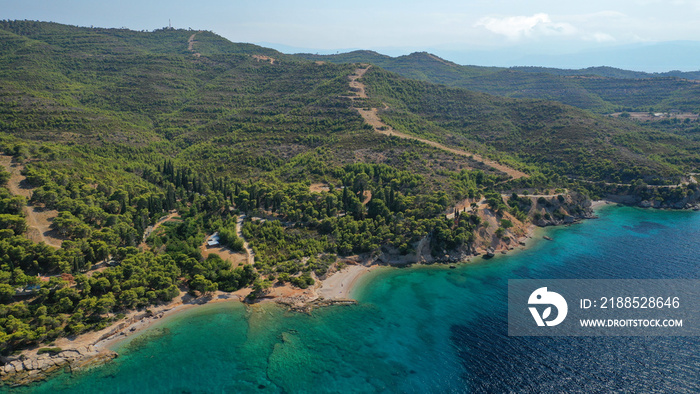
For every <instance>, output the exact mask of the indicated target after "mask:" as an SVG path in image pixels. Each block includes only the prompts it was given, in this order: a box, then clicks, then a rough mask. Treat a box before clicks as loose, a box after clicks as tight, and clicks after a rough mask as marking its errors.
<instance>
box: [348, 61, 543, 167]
mask: <svg viewBox="0 0 700 394" xmlns="http://www.w3.org/2000/svg"><path fill="white" fill-rule="evenodd" d="M370 67H371V66H365V67H364V68H358V69H356V70H355V73H354V74H352V75H350V90H351V91H353V92H355V94H356V96H354V97H352V96H351V98H353V99H354V98H367V92H366V88H365V85H364V84H363V83H362V82H360V81H359V79H360V78H362V76H363V75H365V73H366V72H367V70H369V69H370ZM387 108H388V107H387V106H386V104H385V107H384V109H387ZM356 109H357V112H359V113H360V116H362V118H363V119H364V120H365V122H367V124H369V125H370V126H372V127H374V131H376V132H377V133H380V134H384V135H389V136H395V137H399V138H404V139H411V140H416V141H420V142H422V143H424V144H428V145H430V146H433V147H435V148H438V149H441V150H444V151H447V152H450V153H453V154H455V155H459V156H464V157H470V158H471V159H472V160H475V161H479V162H482V163H484V164H486V165H487V166H489V167H492V168H495V169H496V170H498V171H501V172H504V173H506V174H508V175H509V176H510V177H512V178H513V179H518V178H527V177H529V175H527V174H526V173H524V172H522V171H518V170H516V169H514V168H511V167H508V166H506V165H503V164H501V163H498V162H496V161H493V160H490V159H487V158H484V157H482V156H479V155H477V154H474V153H471V152H467V151H465V150H461V149H456V148H451V147H449V146H446V145H443V144H441V143H439V142H435V141H431V140H427V139H425V138H420V137H416V136H413V135H409V134H405V133H401V132H398V131H396V130H394V129H393V128H392V127H391V126H389V125H387V124H386V123H384V122H383V121H382V120H381V118H380V117H379V113H378V109H377V108H370V109H365V108H356Z"/></svg>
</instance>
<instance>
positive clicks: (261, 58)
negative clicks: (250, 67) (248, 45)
mask: <svg viewBox="0 0 700 394" xmlns="http://www.w3.org/2000/svg"><path fill="white" fill-rule="evenodd" d="M253 59H255V60H257V61H263V62H270V64H275V59H274V58H271V57H269V56H265V55H253Z"/></svg>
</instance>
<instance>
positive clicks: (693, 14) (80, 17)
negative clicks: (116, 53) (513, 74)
mask: <svg viewBox="0 0 700 394" xmlns="http://www.w3.org/2000/svg"><path fill="white" fill-rule="evenodd" d="M0 18H2V19H32V20H44V21H55V22H60V23H67V24H74V25H80V26H91V25H94V26H99V27H127V28H131V29H135V30H153V29H156V28H159V27H163V26H167V24H168V20H169V19H170V20H172V24H173V26H174V27H181V28H193V29H205V30H212V31H214V32H216V33H218V34H221V35H222V36H224V37H226V38H228V39H230V40H232V41H236V42H252V43H257V44H265V45H268V46H273V47H276V48H278V49H287V50H292V48H293V49H297V48H298V49H306V50H313V51H317V52H324V53H327V52H333V51H337V50H347V49H374V50H378V51H380V52H383V53H388V54H392V55H398V54H402V53H409V52H411V51H416V50H429V51H433V52H438V53H439V52H443V53H457V52H466V51H498V50H500V51H502V52H504V51H511V52H512V51H513V50H517V51H519V53H525V54H533V53H537V54H544V55H561V54H567V53H575V52H579V51H584V50H599V49H604V48H609V47H611V46H619V45H640V44H648V43H654V42H663V41H679V40H699V39H700V0H608V1H603V0H585V1H580V0H577V1H567V0H559V1H552V0H461V1H453V0H435V1H430V2H427V1H412V0H402V1H398V0H389V1H381V0H374V1H366V0H355V1H342V2H340V1H313V0H301V1H290V0H286V1H280V0H258V1H224V0H210V1H206V0H205V1H181V0H170V1H145V0H144V1H134V0H123V1H110V2H105V1H95V0H92V1H88V0H44V1H37V0H19V1H18V0H13V1H8V0H0ZM697 68H700V64H699V65H698V67H697Z"/></svg>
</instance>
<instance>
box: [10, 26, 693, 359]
mask: <svg viewBox="0 0 700 394" xmlns="http://www.w3.org/2000/svg"><path fill="white" fill-rule="evenodd" d="M192 35H195V39H194V44H193V48H192V51H190V50H189V49H188V41H189V39H190V37H192ZM0 48H1V49H2V50H1V51H0V81H2V83H0V151H2V152H3V153H4V154H6V155H9V156H12V157H13V162H14V163H15V164H16V165H21V166H23V168H24V169H23V174H24V175H25V176H26V179H27V180H26V182H25V184H23V185H21V186H22V187H26V188H31V189H32V193H31V198H30V200H29V201H25V199H24V198H23V197H18V196H14V195H12V194H11V193H10V192H9V190H8V189H7V188H5V187H0V352H1V353H3V354H8V353H11V352H14V351H16V350H18V349H22V348H26V347H28V346H33V345H37V344H40V343H50V342H51V341H52V340H54V339H55V338H58V337H61V336H66V335H75V334H79V333H81V332H84V331H87V330H94V329H99V328H102V327H106V326H107V325H108V324H110V323H111V322H114V321H115V320H117V319H119V318H120V317H121V316H123V314H124V313H125V312H126V311H128V310H130V309H134V308H148V307H149V306H151V305H154V304H159V303H165V302H168V301H170V300H172V299H174V298H175V297H178V296H180V295H181V294H182V293H183V292H190V293H192V294H194V295H197V296H199V295H209V294H212V293H213V292H215V291H227V292H229V291H234V290H237V289H240V288H243V287H250V288H252V289H253V290H254V291H255V294H261V293H264V292H265V291H266V290H267V289H268V288H270V287H271V286H272V285H273V284H275V283H277V282H279V283H290V284H292V285H293V286H296V287H300V288H306V287H308V286H312V285H314V284H315V283H316V280H317V279H318V278H319V277H322V276H323V275H325V274H326V273H327V272H328V271H329V270H331V269H332V268H333V267H334V265H335V264H338V261H339V257H343V256H351V255H355V254H362V255H363V256H375V257H376V256H378V255H380V254H384V253H386V254H392V255H397V256H401V255H404V256H405V255H409V254H412V253H415V252H416V248H417V247H418V245H419V243H420V241H422V240H425V241H426V242H425V245H424V246H426V249H425V250H430V252H431V253H432V254H433V256H436V257H438V258H442V257H444V256H445V254H447V253H448V252H450V251H455V250H458V251H463V252H471V251H473V249H474V248H475V246H477V245H475V242H476V240H477V235H478V234H479V233H480V232H482V233H483V231H481V230H486V228H487V227H488V226H489V222H488V221H485V220H482V219H481V217H480V216H478V215H477V214H474V213H467V212H464V211H463V212H457V213H456V216H455V217H454V218H449V219H448V218H447V217H446V215H445V213H447V212H449V211H450V210H451V208H452V207H453V206H454V205H455V203H456V202H458V201H464V200H465V199H471V201H474V203H473V204H476V201H479V200H480V199H481V197H482V196H483V198H484V199H486V203H487V204H488V206H489V208H490V209H491V210H492V211H493V212H494V214H495V215H496V219H497V223H498V224H499V226H498V228H497V229H491V230H493V231H496V232H497V234H496V235H497V236H499V237H504V238H505V237H507V236H508V235H507V234H508V231H510V230H509V229H513V228H515V227H517V225H518V223H517V222H516V221H519V222H524V221H527V220H529V219H528V216H527V212H529V211H530V207H531V205H532V201H531V200H530V199H529V198H525V197H518V194H514V195H512V194H511V193H512V192H513V191H515V190H518V189H525V188H527V189H529V190H533V191H534V190H543V189H545V188H547V189H557V188H560V189H562V190H563V189H568V190H569V191H575V192H579V193H584V194H586V193H592V194H593V195H602V194H604V193H607V192H611V191H612V189H613V188H618V189H619V190H621V189H623V188H625V190H624V192H625V193H630V194H635V195H637V196H645V198H646V197H649V198H651V199H654V201H666V202H669V201H678V200H679V199H682V198H684V197H687V196H689V195H691V194H692V193H694V191H695V189H693V186H694V185H690V186H688V187H681V188H661V187H658V188H655V187H650V186H648V184H663V183H676V182H677V180H678V178H680V175H681V174H683V173H685V172H687V171H689V170H692V169H695V168H697V165H698V150H697V149H698V145H697V142H696V140H693V139H691V138H689V137H687V135H686V134H692V132H691V131H687V130H686V131H685V132H684V133H685V134H683V133H678V134H673V133H661V132H657V131H649V130H647V129H641V128H639V127H637V126H634V125H631V124H629V123H626V122H621V121H616V120H612V119H606V118H602V117H599V116H596V115H593V114H591V113H589V112H585V111H581V110H577V109H574V108H571V107H568V106H565V105H562V104H558V103H551V102H544V101H520V100H513V99H505V98H498V97H493V96H489V95H486V94H483V93H473V92H470V91H467V90H463V89H456V88H447V87H444V86H438V85H432V84H429V83H425V82H418V81H411V80H406V79H403V78H400V77H398V76H397V75H395V74H392V73H389V72H386V71H384V70H381V69H379V68H376V67H375V68H372V69H371V70H370V71H369V72H368V73H367V74H366V76H365V78H364V80H365V84H366V85H367V87H368V89H369V92H370V96H371V99H370V100H366V101H362V102H360V101H361V100H357V101H358V104H360V105H378V104H381V103H384V102H386V103H387V104H388V105H389V109H388V110H384V111H382V112H381V116H382V118H383V119H384V120H385V121H386V122H387V123H388V124H390V125H391V126H393V127H394V128H396V129H398V130H400V131H403V132H406V133H408V134H414V135H421V136H424V137H426V138H429V139H434V140H436V141H440V142H442V143H444V144H447V145H452V146H456V147H464V148H467V149H470V150H472V151H474V152H477V153H481V154H484V155H486V156H489V157H491V158H494V159H496V160H499V161H501V162H502V163H505V164H508V165H510V166H512V167H515V168H518V169H520V170H522V171H525V172H527V173H528V174H529V175H530V176H529V177H526V178H521V179H519V180H517V181H513V180H509V178H508V176H507V175H505V174H502V173H499V172H497V171H495V170H493V169H490V168H488V167H487V166H485V165H478V163H475V162H474V161H472V160H468V159H465V158H464V157H458V156H455V155H453V154H451V153H449V152H445V151H442V150H440V149H437V148H434V147H431V146H428V145H426V144H424V143H421V142H417V141H413V140H406V139H400V138H397V137H391V136H384V135H380V134H378V133H375V132H374V130H373V129H372V128H371V127H370V126H368V125H366V124H364V122H363V120H362V118H361V117H360V115H359V114H358V113H357V111H356V110H355V109H354V108H352V107H351V105H352V103H351V100H350V99H348V98H347V94H348V75H350V74H351V73H353V72H354V70H355V69H356V67H357V65H354V64H340V65H335V64H316V63H314V62H309V61H304V60H302V59H300V58H295V57H291V56H285V55H282V54H279V53H277V52H275V51H273V50H270V49H266V48H261V47H257V46H254V45H249V44H234V43H230V42H228V41H226V40H224V39H223V38H221V37H218V36H216V35H215V34H213V33H211V32H195V31H187V30H172V29H161V30H157V31H154V32H134V31H128V30H122V29H88V28H78V27H72V26H65V25H59V24H54V23H39V22H31V21H14V22H12V21H2V22H0ZM194 52H196V53H198V54H199V56H197V55H195V53H194ZM251 55H264V56H270V57H274V58H275V62H274V64H271V63H270V62H268V61H264V60H259V59H256V58H254V57H253V56H251ZM432 61H439V60H435V59H432ZM486 72H490V71H489V70H481V71H479V73H482V74H483V73H486ZM477 74H478V73H477ZM474 167H478V168H474ZM8 179H9V174H8V173H7V172H4V171H0V184H3V185H5V184H6V183H7V181H8ZM604 180H608V181H613V182H630V183H629V185H630V186H619V185H614V186H613V185H610V184H606V183H605V182H602V181H604ZM313 183H322V184H324V185H328V189H329V190H327V191H326V190H324V191H321V192H312V191H311V185H312V184H313ZM503 193H506V196H507V195H512V196H511V198H510V199H509V201H504V199H503V197H502V194H503ZM534 194H536V193H534ZM547 201H549V200H547V199H545V202H547ZM27 202H28V203H30V204H31V205H32V206H33V208H36V209H38V210H40V211H42V212H43V213H46V214H47V215H49V216H51V219H52V221H51V226H52V227H51V234H52V236H53V237H56V238H60V239H61V240H62V247H61V248H60V249H56V248H53V247H51V246H48V245H46V244H43V243H34V242H32V241H30V240H29V239H28V238H27V237H26V236H27V233H28V232H29V230H30V229H29V228H28V221H27V218H26V217H25V216H24V215H25V213H24V211H25V210H23V208H24V206H25V205H26V203H27ZM559 202H561V201H559ZM472 207H474V205H472ZM171 213H177V216H178V217H179V218H178V219H177V220H167V221H161V219H162V218H164V217H165V216H167V215H169V214H171ZM242 214H245V215H246V220H245V221H244V223H243V229H242V234H243V236H244V238H245V240H246V241H247V242H248V243H249V245H250V246H251V248H252V249H253V250H254V252H255V264H254V265H248V264H244V265H242V266H239V267H236V268H232V267H231V263H230V262H229V261H226V260H223V259H222V258H221V257H220V256H218V255H216V254H215V253H210V254H209V255H208V257H207V258H203V256H202V253H201V248H202V247H203V245H204V242H205V237H206V236H207V235H211V234H213V233H215V232H218V233H219V237H220V241H221V243H222V244H224V245H226V246H228V247H229V248H230V249H232V250H233V251H242V250H243V239H241V238H240V237H238V235H237V233H236V223H237V220H238V218H239V217H240V215H242ZM506 215H512V217H511V216H508V217H505V216H506ZM546 215H549V213H546ZM552 215H557V213H552ZM562 215H563V214H562ZM156 224H158V229H157V230H155V231H152V230H153V226H155V225H156ZM144 237H145V239H144ZM340 264H341V265H342V263H340ZM47 351H50V350H47Z"/></svg>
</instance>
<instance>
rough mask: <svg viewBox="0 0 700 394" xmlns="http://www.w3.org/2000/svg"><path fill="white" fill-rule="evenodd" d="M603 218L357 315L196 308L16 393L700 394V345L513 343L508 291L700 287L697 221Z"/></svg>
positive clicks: (375, 276) (391, 277)
mask: <svg viewBox="0 0 700 394" xmlns="http://www.w3.org/2000/svg"><path fill="white" fill-rule="evenodd" d="M599 213H600V216H601V218H600V219H597V220H590V221H587V222H585V223H582V224H578V225H574V226H570V227H562V228H554V229H547V230H546V234H547V235H549V236H550V237H552V238H554V241H539V242H537V243H536V244H535V245H534V246H532V247H531V248H529V249H528V250H526V251H522V252H518V253H515V254H513V255H509V256H497V257H495V258H493V259H491V260H482V259H480V258H477V259H476V260H475V261H474V262H472V263H468V264H460V265H459V266H458V268H457V269H447V268H445V267H439V266H428V267H417V268H405V269H392V268H389V269H380V270H378V271H375V272H373V273H372V274H370V275H368V276H367V277H365V278H363V280H362V282H361V284H360V286H359V287H358V288H357V290H356V291H355V294H354V296H355V297H356V298H357V299H358V300H359V301H360V303H359V304H358V305H354V306H343V307H331V308H323V309H319V310H315V311H314V312H313V313H312V314H311V315H305V314H298V313H290V312H286V311H285V310H284V309H282V308H279V307H276V306H274V305H264V306H253V307H246V306H243V305H241V304H238V303H221V304H213V305H209V306H204V307H198V308H193V309H190V310H188V311H186V312H183V313H182V314H179V315H177V316H174V317H172V318H170V319H168V320H167V321H164V322H162V323H161V324H159V325H157V326H156V327H155V328H154V329H152V330H150V331H148V332H146V333H144V334H142V335H139V336H138V337H135V338H133V339H131V340H130V341H129V342H125V343H122V344H121V345H120V348H118V349H116V350H118V351H119V353H120V355H121V356H120V357H119V358H117V359H115V360H114V361H113V362H111V363H109V364H108V365H105V366H102V367H98V368H95V369H93V370H90V371H86V372H83V373H80V374H74V375H69V374H63V375H61V376H58V377H56V378H53V379H51V380H50V381H48V382H45V383H42V384H38V385H34V386H31V387H28V388H22V389H19V390H13V392H25V391H27V392H28V391H31V392H37V393H48V392H51V393H54V392H84V393H132V392H145V393H172V392H177V393H180V392H183V393H200V392H202V393H204V392H207V393H209V392H222V393H224V392H256V393H273V392H274V393H277V392H291V393H297V392H309V391H311V392H380V391H381V392H484V391H492V392H493V391H495V392H503V391H516V392H519V391H537V392H559V391H562V390H575V391H587V392H596V391H599V392H600V391H609V390H615V391H646V392H649V391H651V392H669V391H676V392H678V391H681V392H683V391H685V392H698V391H700V378H699V377H700V341H699V340H698V338H688V337H685V338H683V337H678V338H651V337H649V338H645V337H636V338H628V337H622V338H619V337H618V338H601V337H593V338H546V337H545V338H523V337H508V336H507V321H506V310H507V304H506V301H507V299H506V295H507V291H506V290H507V289H506V284H507V279H510V278H588V279H590V278H659V279H661V278H700V253H699V252H700V213H697V212H669V211H652V210H641V209H634V208H618V207H605V208H603V209H602V210H601V211H600V212H599Z"/></svg>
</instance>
